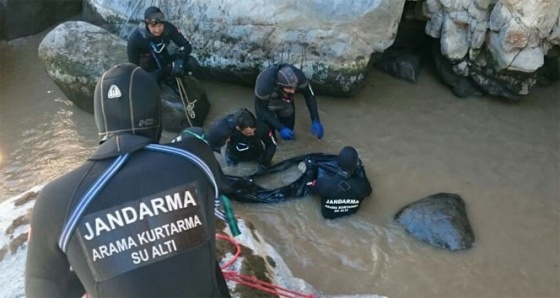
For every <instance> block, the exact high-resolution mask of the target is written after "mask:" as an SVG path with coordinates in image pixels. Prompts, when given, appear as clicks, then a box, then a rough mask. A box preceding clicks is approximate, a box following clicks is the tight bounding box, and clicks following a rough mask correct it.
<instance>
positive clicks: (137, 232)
mask: <svg viewBox="0 0 560 298" xmlns="http://www.w3.org/2000/svg"><path fill="white" fill-rule="evenodd" d="M159 92H160V91H159V87H158V85H157V83H156V82H155V80H153V78H152V77H151V76H150V75H149V74H148V73H147V72H145V71H144V70H142V69H141V68H139V67H137V66H135V65H133V64H121V65H118V66H115V67H113V68H111V69H109V70H108V71H107V72H105V73H104V74H103V76H102V77H101V79H100V80H99V82H98V83H97V86H96V89H95V96H94V108H95V113H94V115H95V122H96V125H97V128H98V131H99V136H100V139H101V145H100V146H99V148H98V149H97V150H96V151H95V153H94V154H93V155H92V156H91V157H89V158H88V160H87V161H86V162H85V163H84V164H82V165H81V166H79V167H78V168H76V169H75V170H73V171H71V172H69V173H67V174H66V175H63V176H61V177H59V178H57V179H56V180H54V181H52V182H51V183H49V184H48V185H47V186H45V187H44V189H43V190H42V191H41V192H40V195H39V198H38V199H37V202H36V205H35V207H34V210H33V215H32V218H31V230H30V236H29V237H30V238H29V247H28V252H27V263H26V270H25V291H26V296H27V297H29V298H32V297H67V295H68V294H69V291H70V289H74V288H76V285H75V284H69V282H68V280H69V278H68V276H71V268H72V270H73V272H75V274H76V275H77V277H78V280H76V282H80V283H81V284H82V285H83V287H84V288H85V290H86V291H87V294H88V295H89V297H187V296H188V297H228V296H230V294H229V291H228V288H227V285H226V283H225V280H224V277H223V275H222V272H221V270H220V267H219V266H218V262H217V260H216V259H215V258H216V256H215V233H216V230H215V220H214V215H215V213H217V214H219V213H220V212H218V211H216V210H215V208H214V204H215V199H216V198H217V196H218V192H219V189H220V188H221V186H222V181H221V179H223V177H222V174H223V173H222V172H221V169H220V165H219V164H218V162H217V160H216V159H215V157H214V153H213V151H212V150H211V148H210V147H209V146H208V144H207V143H205V142H204V141H203V140H200V139H198V138H194V137H188V134H185V135H184V137H183V138H182V139H181V141H179V142H175V143H171V144H167V145H160V144H158V143H157V141H158V140H159V138H160V136H161V109H162V107H161V100H160V98H159V96H160V93H159ZM220 190H221V189H220Z"/></svg>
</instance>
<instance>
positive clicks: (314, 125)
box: [311, 120, 323, 140]
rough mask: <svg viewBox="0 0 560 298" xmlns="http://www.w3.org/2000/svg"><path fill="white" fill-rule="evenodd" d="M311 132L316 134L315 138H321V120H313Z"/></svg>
mask: <svg viewBox="0 0 560 298" xmlns="http://www.w3.org/2000/svg"><path fill="white" fill-rule="evenodd" d="M311 133H312V134H313V135H315V136H317V139H319V140H320V139H322V138H323V125H322V124H321V122H319V121H317V120H315V121H313V123H312V124H311Z"/></svg>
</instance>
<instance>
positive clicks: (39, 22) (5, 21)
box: [0, 0, 82, 40]
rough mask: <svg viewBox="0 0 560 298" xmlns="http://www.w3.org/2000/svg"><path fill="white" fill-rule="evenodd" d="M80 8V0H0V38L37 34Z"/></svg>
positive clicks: (7, 38) (74, 13)
mask: <svg viewBox="0 0 560 298" xmlns="http://www.w3.org/2000/svg"><path fill="white" fill-rule="evenodd" d="M81 10H82V1H81V0H36V1H21V0H0V31H1V32H0V39H5V40H12V39H16V38H19V37H24V36H29V35H33V34H37V33H39V32H41V31H43V30H45V29H47V27H49V26H52V25H54V24H56V23H57V22H60V21H62V20H64V19H66V18H69V17H71V16H73V15H76V14H78V13H79V12H80V11H81Z"/></svg>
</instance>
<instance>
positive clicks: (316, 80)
mask: <svg viewBox="0 0 560 298" xmlns="http://www.w3.org/2000/svg"><path fill="white" fill-rule="evenodd" d="M404 3H405V0H376V1H374V0H361V1H353V2H348V1H344V0H328V1H317V0H315V1H298V0H286V1H280V2H275V1H272V2H267V4H266V5H262V3H260V2H258V1H223V0H193V1H187V2H185V1H165V2H164V1H161V2H158V3H157V4H158V5H159V6H160V8H161V9H162V11H163V12H164V13H165V14H166V17H167V19H168V20H169V21H171V22H172V23H173V24H174V25H176V26H177V27H178V28H179V29H180V30H181V31H182V32H183V33H184V34H185V36H186V37H187V38H188V39H189V41H191V43H192V44H193V47H194V50H193V55H194V56H195V57H196V58H197V60H198V61H199V62H200V64H201V66H202V70H201V72H200V78H212V80H224V81H231V82H236V83H241V84H247V85H253V84H254V82H255V79H256V77H257V75H258V73H259V71H260V70H262V69H263V68H264V67H266V66H268V65H270V64H273V63H278V62H287V63H293V64H295V65H296V66H298V67H299V68H301V69H302V71H303V72H304V73H305V74H306V75H307V76H308V77H309V78H310V79H311V82H312V85H313V89H314V90H315V91H316V92H317V93H319V94H329V95H334V96H349V95H352V94H354V93H356V92H357V91H359V89H360V87H361V85H362V84H363V81H364V78H365V74H366V73H367V71H368V66H369V65H371V64H370V60H371V57H372V56H375V55H376V54H380V53H382V52H383V51H384V50H385V49H387V48H388V47H389V46H390V45H391V44H392V43H393V41H394V38H395V35H396V32H397V28H398V25H399V22H400V18H401V16H402V12H403V7H404ZM152 4H154V3H153V2H149V1H148V2H143V1H138V2H136V3H132V2H123V1H118V0H104V1H101V0H86V1H84V16H89V17H91V18H92V19H95V21H100V20H102V21H103V22H105V23H108V24H113V25H115V26H116V27H119V26H124V25H125V24H128V23H133V24H138V23H139V22H140V21H141V19H142V18H143V12H144V10H145V9H146V8H147V7H148V6H150V5H152ZM86 20H88V21H89V19H86ZM117 30H118V31H122V30H124V31H126V30H128V29H122V28H118V29H117ZM125 35H126V34H125V33H123V34H122V35H121V36H125ZM197 75H198V74H197Z"/></svg>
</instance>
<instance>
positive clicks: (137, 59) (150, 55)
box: [126, 22, 192, 72]
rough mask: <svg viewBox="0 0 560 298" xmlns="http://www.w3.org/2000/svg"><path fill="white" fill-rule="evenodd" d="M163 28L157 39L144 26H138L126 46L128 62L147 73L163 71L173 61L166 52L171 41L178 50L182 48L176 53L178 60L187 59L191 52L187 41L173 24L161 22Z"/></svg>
mask: <svg viewBox="0 0 560 298" xmlns="http://www.w3.org/2000/svg"><path fill="white" fill-rule="evenodd" d="M163 26H164V28H163V32H162V34H161V35H160V36H158V37H155V36H153V35H152V34H150V32H149V31H148V29H147V28H146V26H140V27H138V28H136V29H135V30H134V31H132V33H131V34H130V36H129V37H128V43H127V46H126V51H127V54H128V62H130V63H134V64H136V65H138V66H140V67H141V68H142V69H144V70H145V71H147V72H152V71H154V70H158V69H164V68H165V67H166V65H167V64H169V63H171V62H172V59H173V58H172V57H171V55H170V54H169V51H168V50H167V48H168V46H169V43H170V42H171V41H173V43H175V44H176V45H177V46H178V47H179V49H180V48H181V47H183V50H179V51H178V52H177V56H178V58H181V59H183V60H186V59H187V57H188V56H189V55H190V53H191V51H192V46H191V44H190V43H189V41H188V40H187V39H186V38H185V37H184V36H183V34H181V32H179V30H178V29H177V27H175V26H174V25H173V24H171V23H169V22H163ZM158 52H159V53H158Z"/></svg>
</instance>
